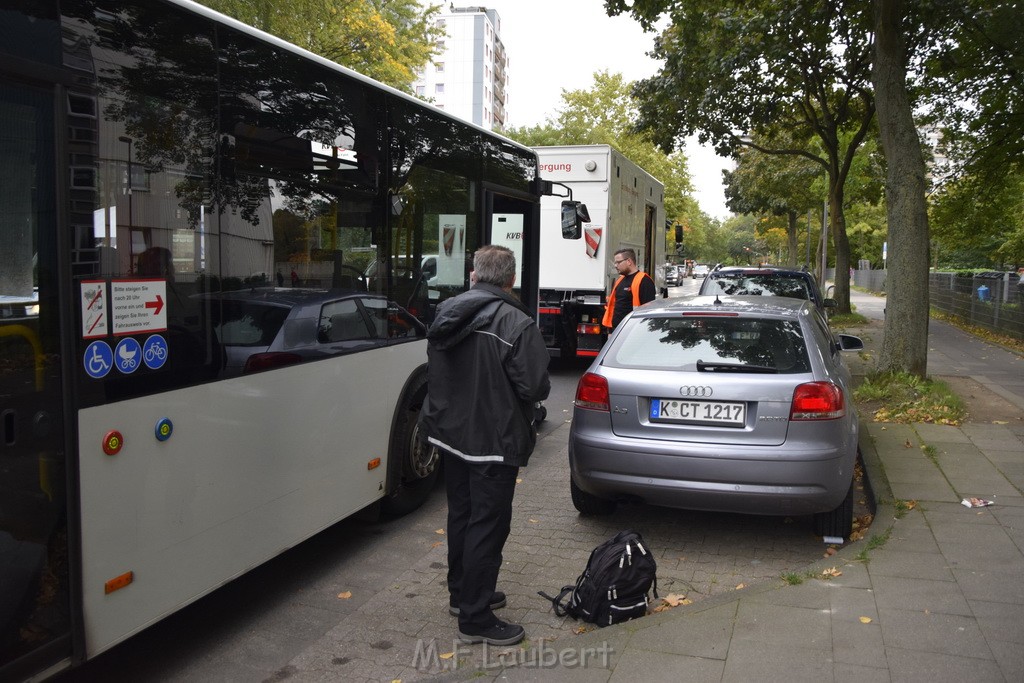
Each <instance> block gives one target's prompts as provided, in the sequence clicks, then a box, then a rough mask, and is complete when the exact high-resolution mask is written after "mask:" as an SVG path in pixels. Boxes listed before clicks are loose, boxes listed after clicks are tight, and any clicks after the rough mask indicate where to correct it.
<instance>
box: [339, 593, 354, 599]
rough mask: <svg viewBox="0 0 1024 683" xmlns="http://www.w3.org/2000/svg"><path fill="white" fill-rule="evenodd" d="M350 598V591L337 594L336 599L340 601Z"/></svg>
mask: <svg viewBox="0 0 1024 683" xmlns="http://www.w3.org/2000/svg"><path fill="white" fill-rule="evenodd" d="M351 597H352V591H345V592H344V593H338V598H339V599H341V600H348V599H349V598H351Z"/></svg>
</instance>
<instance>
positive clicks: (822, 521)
mask: <svg viewBox="0 0 1024 683" xmlns="http://www.w3.org/2000/svg"><path fill="white" fill-rule="evenodd" d="M852 531H853V481H850V489H849V490H848V491H847V492H846V497H845V498H843V502H842V503H840V504H839V506H838V507H837V508H836V509H835V510H829V511H828V512H819V513H817V514H815V515H814V533H815V534H817V535H818V536H838V537H840V538H844V539H845V538H849V536H850V532H852Z"/></svg>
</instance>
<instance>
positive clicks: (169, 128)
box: [0, 0, 542, 680]
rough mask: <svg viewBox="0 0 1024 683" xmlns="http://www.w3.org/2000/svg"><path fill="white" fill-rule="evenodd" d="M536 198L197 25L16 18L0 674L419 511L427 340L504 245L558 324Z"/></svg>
mask: <svg viewBox="0 0 1024 683" xmlns="http://www.w3.org/2000/svg"><path fill="white" fill-rule="evenodd" d="M541 185H542V183H540V182H539V179H538V178H537V158H536V155H535V153H534V152H532V151H530V150H529V149H527V148H524V147H521V146H519V145H516V144H514V143H512V142H510V141H508V140H506V139H504V138H502V137H499V136H496V135H494V134H492V133H490V132H489V131H487V130H484V129H482V128H479V127H475V126H472V125H470V124H468V123H465V122H463V121H461V120H458V119H455V118H453V117H451V116H448V115H446V114H445V113H444V112H441V111H439V110H438V109H436V108H434V107H432V106H428V105H425V104H423V103H421V102H420V101H418V100H416V99H415V98H411V97H408V96H406V95H404V94H402V93H399V92H398V91H396V90H393V89H391V88H388V87H385V86H382V85H380V84H379V83H376V82H374V81H372V80H370V79H367V78H364V77H362V76H360V75H358V74H356V73H354V72H352V71H349V70H346V69H344V68H341V67H339V66H337V65H335V64H333V63H331V62H329V61H326V60H324V59H321V58H318V57H316V56H314V55H311V54H309V53H307V52H304V51H302V50H300V49H298V48H295V47H293V46H290V45H288V44H286V43H283V42H282V41H279V40H277V39H275V38H273V37H271V36H268V35H265V34H262V33H260V32H258V31H255V30H252V29H250V28H248V27H246V26H244V25H242V24H240V23H238V22H235V21H232V20H230V19H227V18H225V17H222V16H220V15H218V14H216V13H214V12H211V11H209V10H207V9H205V8H203V7H200V6H198V5H196V4H193V3H191V2H188V1H187V0H36V1H33V2H24V1H19V0H0V245H2V246H0V679H4V680H7V679H23V678H31V677H35V676H46V675H50V674H52V673H54V672H55V671H57V670H59V669H60V668H62V667H65V666H68V665H71V664H74V663H77V662H80V661H83V660H85V659H87V658H89V657H92V656H95V655H96V654H97V653H99V652H102V651H104V650H105V649H107V648H110V647H111V646H112V645H114V644H116V643H118V642H120V641H122V640H124V639H125V638H127V637H129V636H131V635H132V634H133V633H136V632H138V631H140V630H141V629H144V628H145V627H146V626H147V625H150V624H153V623H154V622H156V621H159V620H160V619H161V618H163V617H165V616H167V615H169V614H171V613H173V612H174V611H175V610H178V609H180V608H181V607H183V606H185V605H187V604H188V603H190V602H191V601H194V600H196V599H197V598H199V597H200V596H202V595H204V594H206V593H208V592H210V591H212V590H214V589H215V588H217V587H218V586H221V585H223V584H224V583H226V582H228V581H230V580H231V579H233V578H235V577H237V576H239V575H241V574H243V573H244V572H246V571H248V570H250V569H252V568H253V567H256V566H257V565H259V564H261V563H263V562H265V561H266V560H268V559H269V558H271V557H273V556H275V555H276V554H278V553H280V552H282V551H283V550H285V549H287V548H290V547H292V546H294V545H295V544H297V543H299V542H300V541H302V540H304V539H306V538H308V537H310V536H312V535H313V534H316V533H317V532H318V531H320V530H322V529H324V528H326V527H328V526H330V525H332V524H335V523H336V522H338V521H339V520H342V519H345V518H346V517H347V516H349V515H351V514H352V513H354V512H356V511H358V510H360V509H363V508H366V507H368V506H371V505H377V504H380V505H382V506H383V507H384V508H385V510H386V511H388V512H391V513H401V512H405V511H409V510H411V509H413V508H415V507H416V506H417V505H419V504H420V503H421V502H422V501H423V500H424V498H425V496H426V494H427V492H428V490H429V488H430V487H431V485H432V484H433V482H434V480H435V479H436V475H437V462H436V457H435V456H434V454H433V453H431V452H430V451H428V450H424V449H422V448H418V447H417V439H416V434H415V424H416V416H417V413H418V410H419V407H420V404H421V401H422V399H423V396H424V392H425V380H424V363H425V360H426V341H425V330H426V326H427V325H429V323H430V321H431V319H432V316H433V313H434V311H435V309H436V306H437V304H438V303H439V302H440V301H442V300H444V299H445V298H447V297H451V296H453V295H455V294H457V293H459V292H462V291H464V290H465V289H466V288H467V287H468V284H469V283H468V271H469V263H468V259H469V256H470V255H471V254H472V252H473V250H474V249H476V248H477V247H478V246H480V245H482V244H486V243H491V242H494V243H502V244H508V245H511V246H512V247H514V248H515V249H516V250H517V252H518V255H519V259H520V274H519V278H518V280H517V282H519V283H521V289H520V291H519V294H520V296H521V298H522V299H523V301H524V302H525V303H526V304H527V305H528V306H530V307H531V308H535V307H536V291H537V279H536V264H537V248H538V247H537V245H538V241H539V240H538V235H537V231H538V225H539V220H538V188H539V187H540V186H541ZM428 255H429V256H431V259H432V261H431V271H430V272H429V273H424V272H421V271H422V270H423V268H422V267H421V266H420V267H417V265H416V264H423V263H424V262H425V261H424V257H425V256H428ZM373 262H376V265H375V266H374V267H373V268H372V269H371V268H370V266H371V264H372V263H373ZM410 264H411V265H410ZM367 272H373V273H374V276H373V277H369V276H367V275H366V273H367Z"/></svg>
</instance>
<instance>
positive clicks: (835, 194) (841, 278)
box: [828, 177, 850, 313]
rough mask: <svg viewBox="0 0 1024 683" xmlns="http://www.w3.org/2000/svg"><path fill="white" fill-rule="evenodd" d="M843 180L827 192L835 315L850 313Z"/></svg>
mask: <svg viewBox="0 0 1024 683" xmlns="http://www.w3.org/2000/svg"><path fill="white" fill-rule="evenodd" d="M845 181H846V179H845V177H844V178H843V180H841V181H838V182H836V183H834V185H835V187H832V188H831V189H830V190H829V196H828V212H829V227H830V230H831V232H832V244H833V248H834V249H835V252H836V277H835V285H836V290H835V293H834V294H833V295H832V296H833V297H834V298H835V300H836V304H837V307H836V313H850V238H849V237H848V236H847V234H846V214H844V213H843V200H844V196H845V195H844V193H843V187H844V184H845Z"/></svg>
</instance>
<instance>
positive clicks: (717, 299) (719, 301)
mask: <svg viewBox="0 0 1024 683" xmlns="http://www.w3.org/2000/svg"><path fill="white" fill-rule="evenodd" d="M715 305H716V306H721V305H722V300H721V299H719V298H718V292H715Z"/></svg>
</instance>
